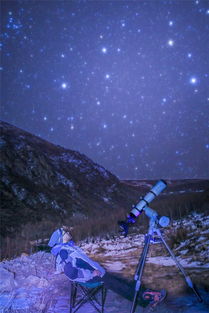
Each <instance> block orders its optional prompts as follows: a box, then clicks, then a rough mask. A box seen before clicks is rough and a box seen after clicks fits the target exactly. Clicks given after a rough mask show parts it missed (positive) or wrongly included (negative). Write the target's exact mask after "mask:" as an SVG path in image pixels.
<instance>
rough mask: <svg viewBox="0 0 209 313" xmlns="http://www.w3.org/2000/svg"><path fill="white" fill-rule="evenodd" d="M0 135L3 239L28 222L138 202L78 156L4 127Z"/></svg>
mask: <svg viewBox="0 0 209 313" xmlns="http://www.w3.org/2000/svg"><path fill="white" fill-rule="evenodd" d="M0 134H1V139H0V145H1V171H2V176H1V181H0V187H1V205H2V210H1V220H2V228H1V235H3V236H6V235H8V234H12V233H13V232H16V231H17V230H18V229H19V228H20V227H21V226H22V225H23V224H27V223H28V222H32V223H33V222H37V221H41V220H42V219H44V218H45V219H46V218H47V219H56V218H58V219H59V220H64V219H65V218H66V216H67V217H70V216H71V217H72V216H77V215H78V216H79V215H80V216H83V217H85V216H91V215H95V214H98V215H99V214H101V213H102V212H103V211H104V210H110V209H111V210H114V209H117V208H119V207H125V206H129V205H130V204H131V203H133V199H136V194H137V193H136V192H134V191H133V190H132V188H131V187H128V188H127V186H125V185H124V184H122V183H121V182H120V181H119V180H118V178H117V177H116V176H114V175H113V174H112V173H110V172H109V171H107V170H105V169H104V168H103V167H102V166H100V165H98V164H96V163H94V162H93V161H91V160H90V159H89V158H87V157H86V156H85V155H83V154H80V153H79V152H77V151H72V150H68V149H65V148H62V147H60V146H56V145H54V144H51V143H49V142H47V141H45V140H43V139H41V138H39V137H36V136H34V135H32V134H30V133H28V132H25V131H23V130H21V129H19V128H17V127H14V126H12V125H10V124H8V123H5V122H2V123H1V128H0ZM127 193H128V195H127Z"/></svg>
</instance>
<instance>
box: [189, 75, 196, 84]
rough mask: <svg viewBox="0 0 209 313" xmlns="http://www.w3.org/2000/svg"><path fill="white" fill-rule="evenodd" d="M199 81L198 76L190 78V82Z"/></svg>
mask: <svg viewBox="0 0 209 313" xmlns="http://www.w3.org/2000/svg"><path fill="white" fill-rule="evenodd" d="M196 83H197V78H196V77H191V78H190V84H192V85H195V84H196Z"/></svg>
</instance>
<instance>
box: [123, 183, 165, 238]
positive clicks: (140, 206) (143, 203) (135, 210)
mask: <svg viewBox="0 0 209 313" xmlns="http://www.w3.org/2000/svg"><path fill="white" fill-rule="evenodd" d="M166 187H167V183H166V182H165V181H164V180H163V179H161V180H159V181H158V182H157V183H156V184H155V185H154V186H153V187H152V188H151V189H150V191H149V192H148V193H147V194H146V195H145V196H144V197H141V198H140V201H139V202H138V203H137V204H136V205H135V206H133V207H132V210H131V212H130V214H129V215H128V216H127V219H126V221H120V222H118V224H119V226H120V230H121V233H122V234H123V235H124V236H125V237H126V236H127V234H128V229H129V226H131V224H134V223H135V222H136V218H137V217H138V216H139V215H141V214H142V212H143V211H144V212H145V214H146V215H147V216H148V217H149V219H150V228H151V227H152V228H153V226H154V224H158V225H159V226H161V227H167V226H168V225H169V223H170V219H169V218H168V217H167V216H159V215H158V214H157V212H156V211H154V210H153V209H151V208H150V207H149V204H150V202H152V201H153V200H154V199H155V198H156V197H157V196H158V195H159V194H160V193H161V192H162V191H163V190H164V189H165V188H166Z"/></svg>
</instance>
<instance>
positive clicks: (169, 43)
mask: <svg viewBox="0 0 209 313" xmlns="http://www.w3.org/2000/svg"><path fill="white" fill-rule="evenodd" d="M168 45H169V46H170V47H173V45H174V41H173V40H172V39H169V40H168Z"/></svg>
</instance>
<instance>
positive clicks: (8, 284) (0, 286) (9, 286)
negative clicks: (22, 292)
mask: <svg viewBox="0 0 209 313" xmlns="http://www.w3.org/2000/svg"><path fill="white" fill-rule="evenodd" d="M0 277H1V280H0V292H1V293H2V292H4V291H11V290H13V289H14V288H15V287H16V282H15V279H14V274H13V273H12V272H10V271H8V270H7V269H5V268H3V267H0Z"/></svg>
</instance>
